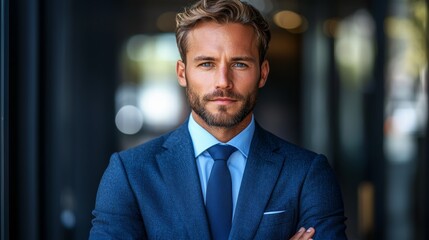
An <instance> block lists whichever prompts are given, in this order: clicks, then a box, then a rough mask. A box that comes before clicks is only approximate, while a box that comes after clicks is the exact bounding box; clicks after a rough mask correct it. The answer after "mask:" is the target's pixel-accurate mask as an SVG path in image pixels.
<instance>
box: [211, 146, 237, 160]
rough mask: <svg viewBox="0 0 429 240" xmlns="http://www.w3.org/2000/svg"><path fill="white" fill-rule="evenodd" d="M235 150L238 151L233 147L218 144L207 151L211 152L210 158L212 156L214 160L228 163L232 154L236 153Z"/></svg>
mask: <svg viewBox="0 0 429 240" xmlns="http://www.w3.org/2000/svg"><path fill="white" fill-rule="evenodd" d="M235 150H237V149H236V148H235V147H233V146H230V145H220V144H217V145H214V146H212V147H210V148H209V149H207V152H209V154H210V156H212V158H213V160H215V161H217V160H223V161H227V160H228V158H229V157H230V156H231V154H232V153H233V152H235Z"/></svg>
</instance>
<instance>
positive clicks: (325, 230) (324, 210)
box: [298, 155, 347, 239]
mask: <svg viewBox="0 0 429 240" xmlns="http://www.w3.org/2000/svg"><path fill="white" fill-rule="evenodd" d="M299 212H300V213H299V223H298V224H299V225H298V227H301V226H303V227H306V228H309V227H314V228H315V229H316V234H315V236H314V239H347V237H346V234H345V229H346V225H345V220H346V218H345V216H344V206H343V201H342V196H341V191H340V187H339V185H338V182H337V180H336V177H335V174H334V172H333V171H332V169H331V167H330V165H329V163H328V161H327V159H326V157H324V156H323V155H318V156H317V157H316V158H315V159H314V160H313V161H312V164H311V166H310V168H309V170H308V173H307V175H306V178H305V181H304V184H303V187H302V191H301V196H300V210H299Z"/></svg>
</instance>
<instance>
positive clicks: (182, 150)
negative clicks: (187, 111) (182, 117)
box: [157, 123, 210, 239]
mask: <svg viewBox="0 0 429 240" xmlns="http://www.w3.org/2000/svg"><path fill="white" fill-rule="evenodd" d="M187 127H188V125H187V124H186V123H185V124H183V125H182V126H181V127H180V128H179V129H178V130H176V131H174V132H173V133H172V134H171V135H170V136H169V137H168V138H167V139H166V141H165V143H164V145H163V147H164V148H166V151H164V152H162V153H160V154H159V155H158V156H157V161H158V164H159V166H160V171H161V173H162V176H163V178H164V179H165V181H166V184H167V186H171V187H170V188H169V190H170V192H171V193H172V194H173V199H174V201H175V205H176V208H177V211H178V213H179V214H180V217H181V218H182V221H183V222H184V223H186V224H185V227H186V228H187V230H188V234H189V237H190V238H194V239H208V238H209V237H210V233H209V229H208V222H207V217H206V213H205V207H204V199H203V196H202V192H201V186H200V180H199V176H198V170H197V166H196V161H195V157H194V152H193V147H192V141H191V137H190V135H189V132H188V129H187Z"/></svg>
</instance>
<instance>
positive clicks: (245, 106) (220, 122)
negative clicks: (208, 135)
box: [186, 85, 257, 128]
mask: <svg viewBox="0 0 429 240" xmlns="http://www.w3.org/2000/svg"><path fill="white" fill-rule="evenodd" d="M186 95H187V96H188V101H189V104H190V106H191V108H192V110H193V111H194V112H195V113H196V114H197V115H198V116H200V117H201V119H202V120H203V121H204V122H205V123H207V125H209V126H211V127H218V128H233V127H235V126H237V125H238V124H239V123H241V122H242V121H243V120H244V119H245V118H246V117H247V116H248V115H249V114H250V113H251V112H252V111H253V109H254V107H255V104H256V99H257V91H256V90H255V91H253V92H252V93H251V94H249V95H248V96H243V95H240V94H238V93H235V92H233V91H232V90H216V91H214V92H212V93H210V94H207V95H204V96H203V97H200V95H198V93H196V92H195V91H193V89H192V87H190V86H189V85H188V87H187V88H186ZM216 97H228V98H232V99H234V100H237V101H239V102H241V103H242V104H241V106H240V108H239V109H238V111H236V112H228V107H227V106H218V107H217V109H216V111H217V112H216V113H212V112H210V111H209V110H207V108H206V105H207V103H208V102H209V101H210V100H211V99H213V98H216Z"/></svg>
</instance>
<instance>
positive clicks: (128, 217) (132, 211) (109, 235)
mask: <svg viewBox="0 0 429 240" xmlns="http://www.w3.org/2000/svg"><path fill="white" fill-rule="evenodd" d="M92 213H93V215H94V219H93V220H92V229H91V231H90V236H89V239H90V240H97V239H145V238H146V237H145V230H144V224H143V220H142V218H141V215H140V212H139V208H138V204H137V201H136V198H135V195H134V193H133V190H132V188H131V186H130V183H129V181H128V177H127V173H126V170H125V168H124V165H123V162H122V160H121V158H120V156H119V154H117V153H116V154H113V155H112V157H111V159H110V163H109V166H108V167H107V169H106V171H105V172H104V174H103V177H102V179H101V182H100V186H99V188H98V192H97V198H96V203H95V209H94V211H93V212H92Z"/></svg>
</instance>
